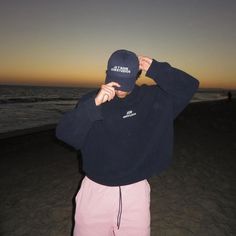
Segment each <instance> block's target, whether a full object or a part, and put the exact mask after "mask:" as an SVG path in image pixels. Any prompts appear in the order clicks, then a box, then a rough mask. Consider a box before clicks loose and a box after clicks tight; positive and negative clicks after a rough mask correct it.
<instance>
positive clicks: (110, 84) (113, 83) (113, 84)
mask: <svg viewBox="0 0 236 236" xmlns="http://www.w3.org/2000/svg"><path fill="white" fill-rule="evenodd" d="M106 85H108V86H111V87H113V86H118V87H120V85H119V84H118V83H116V82H113V81H112V82H110V83H108V84H106Z"/></svg>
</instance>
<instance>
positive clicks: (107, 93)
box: [95, 82, 120, 106]
mask: <svg viewBox="0 0 236 236" xmlns="http://www.w3.org/2000/svg"><path fill="white" fill-rule="evenodd" d="M113 86H117V87H120V85H119V84H118V83H116V82H110V83H108V84H103V85H102V86H101V89H100V91H99V92H98V94H97V96H96V98H95V104H96V106H99V105H101V104H102V103H104V102H106V101H111V100H112V99H113V98H114V97H115V95H116V92H115V88H114V87H113Z"/></svg>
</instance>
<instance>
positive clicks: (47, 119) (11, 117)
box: [0, 85, 227, 134]
mask: <svg viewBox="0 0 236 236" xmlns="http://www.w3.org/2000/svg"><path fill="white" fill-rule="evenodd" d="M94 89H96V88H78V87H73V88H69V87H41V86H12V85H0V134H1V133H6V132H10V131H16V130H22V129H27V128H34V127H39V126H43V125H48V124H56V123H57V122H58V120H59V119H60V118H61V116H62V115H63V114H64V113H65V112H66V111H69V110H71V109H73V108H74V107H75V105H76V104H77V102H79V99H80V98H81V96H83V95H84V94H86V93H87V92H89V91H91V90H94ZM226 94H227V93H226V91H224V90H207V89H205V90H204V89H203V90H200V89H199V90H198V92H196V93H195V95H194V97H193V99H192V100H191V102H199V101H209V100H218V99H225V98H226Z"/></svg>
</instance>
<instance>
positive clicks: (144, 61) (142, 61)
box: [138, 56, 152, 71]
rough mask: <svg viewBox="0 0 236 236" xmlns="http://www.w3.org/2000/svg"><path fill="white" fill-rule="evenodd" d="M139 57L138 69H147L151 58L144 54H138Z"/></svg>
mask: <svg viewBox="0 0 236 236" xmlns="http://www.w3.org/2000/svg"><path fill="white" fill-rule="evenodd" d="M138 59H139V69H140V70H143V71H148V69H149V67H150V65H151V64H152V59H151V58H149V57H145V56H138Z"/></svg>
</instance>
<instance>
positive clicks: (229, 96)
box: [227, 91, 232, 102]
mask: <svg viewBox="0 0 236 236" xmlns="http://www.w3.org/2000/svg"><path fill="white" fill-rule="evenodd" d="M227 95H228V101H229V102H230V101H231V100H232V93H231V92H230V91H229V92H228V93H227Z"/></svg>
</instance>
